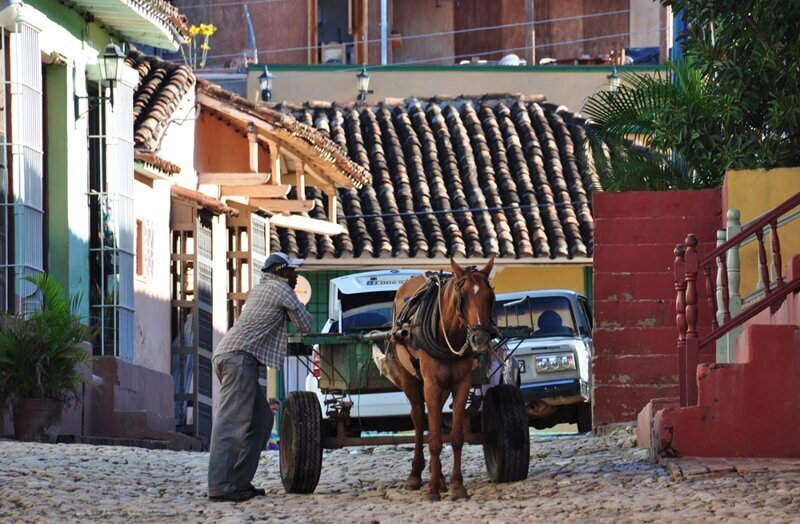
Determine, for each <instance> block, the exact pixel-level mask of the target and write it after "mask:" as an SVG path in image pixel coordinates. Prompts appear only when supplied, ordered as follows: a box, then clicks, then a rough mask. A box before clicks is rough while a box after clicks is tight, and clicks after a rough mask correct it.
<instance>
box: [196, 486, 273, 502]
mask: <svg viewBox="0 0 800 524" xmlns="http://www.w3.org/2000/svg"><path fill="white" fill-rule="evenodd" d="M262 491H263V490H262ZM255 496H257V493H256V492H255V488H254V489H253V490H252V491H250V490H248V491H244V492H234V493H228V494H227V495H216V496H213V497H211V496H209V497H208V500H211V501H213V502H244V501H245V500H250V499H251V498H253V497H255Z"/></svg>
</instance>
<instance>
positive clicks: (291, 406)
mask: <svg viewBox="0 0 800 524" xmlns="http://www.w3.org/2000/svg"><path fill="white" fill-rule="evenodd" d="M528 332H529V330H528V329H527V328H503V333H502V335H503V338H504V339H505V340H508V339H512V338H517V339H519V338H524V337H526V336H527V335H528ZM388 335H389V333H388V332H377V333H370V334H345V335H342V334H309V335H293V336H290V337H289V354H290V355H294V356H299V357H311V356H312V355H313V356H315V357H316V358H317V359H318V366H319V371H320V373H319V387H320V390H321V391H322V393H323V394H325V395H326V399H325V401H324V405H325V409H326V415H327V417H325V418H323V416H322V407H321V405H320V400H319V397H318V396H317V395H316V394H315V393H313V392H310V391H293V392H291V393H289V395H288V397H287V399H286V401H285V402H284V404H283V408H282V412H281V428H280V445H279V449H280V471H281V480H282V481H283V485H284V488H285V489H286V492H287V493H312V492H313V491H314V490H315V489H316V487H317V483H318V482H319V477H320V473H321V470H322V450H323V449H336V448H341V447H344V446H367V445H368V446H375V445H392V444H394V445H396V444H407V443H413V442H414V437H413V435H391V436H367V437H364V436H362V435H361V431H360V429H361V426H360V425H359V421H358V418H357V417H355V416H354V415H353V414H351V413H350V407H351V406H352V403H351V402H348V401H347V396H348V395H350V394H359V395H362V394H370V393H381V392H387V391H398V389H397V387H396V386H395V385H394V384H393V383H391V382H390V381H389V380H388V379H387V378H386V377H384V376H382V375H381V374H380V372H379V371H378V368H377V367H376V366H375V363H374V362H373V360H372V348H373V344H374V343H375V342H381V341H385V340H386V339H387V337H388ZM314 351H316V352H317V353H316V355H314V353H313V352H314ZM487 363H488V356H486V355H482V356H480V357H479V359H478V366H477V367H476V369H475V372H474V374H473V389H472V392H471V394H470V398H469V401H468V403H467V416H466V420H465V428H464V440H465V442H466V443H468V444H481V445H483V450H484V458H485V460H486V469H487V471H488V473H489V476H490V478H491V480H492V481H493V482H514V481H517V480H523V479H525V478H527V476H528V465H529V460H530V453H529V448H530V439H529V435H528V417H527V414H526V412H525V405H524V402H523V400H522V395H521V394H520V391H519V388H518V387H517V386H516V385H510V384H499V385H495V386H493V387H488V384H489V380H488V378H487V376H486V375H487V374H486V367H487ZM405 419H406V420H405V421H406V422H407V425H406V427H405V428H404V429H408V430H411V429H413V425H412V423H411V417H410V414H409V415H406V416H405ZM443 441H444V442H449V441H450V435H449V434H448V433H446V434H444V435H443ZM425 442H426V443H427V435H426V438H425Z"/></svg>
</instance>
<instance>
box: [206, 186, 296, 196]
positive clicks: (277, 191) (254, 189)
mask: <svg viewBox="0 0 800 524" xmlns="http://www.w3.org/2000/svg"><path fill="white" fill-rule="evenodd" d="M291 189H292V186H287V185H280V186H278V185H274V184H246V185H224V186H223V185H221V186H220V187H219V192H220V197H226V196H246V197H256V198H283V197H285V196H286V195H288V194H289V191H290V190H291Z"/></svg>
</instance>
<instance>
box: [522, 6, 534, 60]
mask: <svg viewBox="0 0 800 524" xmlns="http://www.w3.org/2000/svg"><path fill="white" fill-rule="evenodd" d="M535 21H536V11H535V6H534V0H525V34H527V35H528V37H529V38H530V40H529V41H528V42H527V43H526V44H525V45H527V46H530V49H528V50H527V52H526V53H525V54H526V55H527V56H526V57H525V58H527V59H528V65H536V26H535Z"/></svg>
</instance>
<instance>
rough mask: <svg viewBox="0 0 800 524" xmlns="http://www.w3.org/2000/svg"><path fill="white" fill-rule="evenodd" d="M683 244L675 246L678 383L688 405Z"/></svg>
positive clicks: (682, 404)
mask: <svg viewBox="0 0 800 524" xmlns="http://www.w3.org/2000/svg"><path fill="white" fill-rule="evenodd" d="M685 251H686V248H685V247H684V246H683V244H678V245H676V246H675V325H676V326H677V328H678V384H679V390H680V397H681V406H686V387H685V381H686V358H685V353H686V269H685V267H686V266H685V262H684V253H685Z"/></svg>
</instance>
